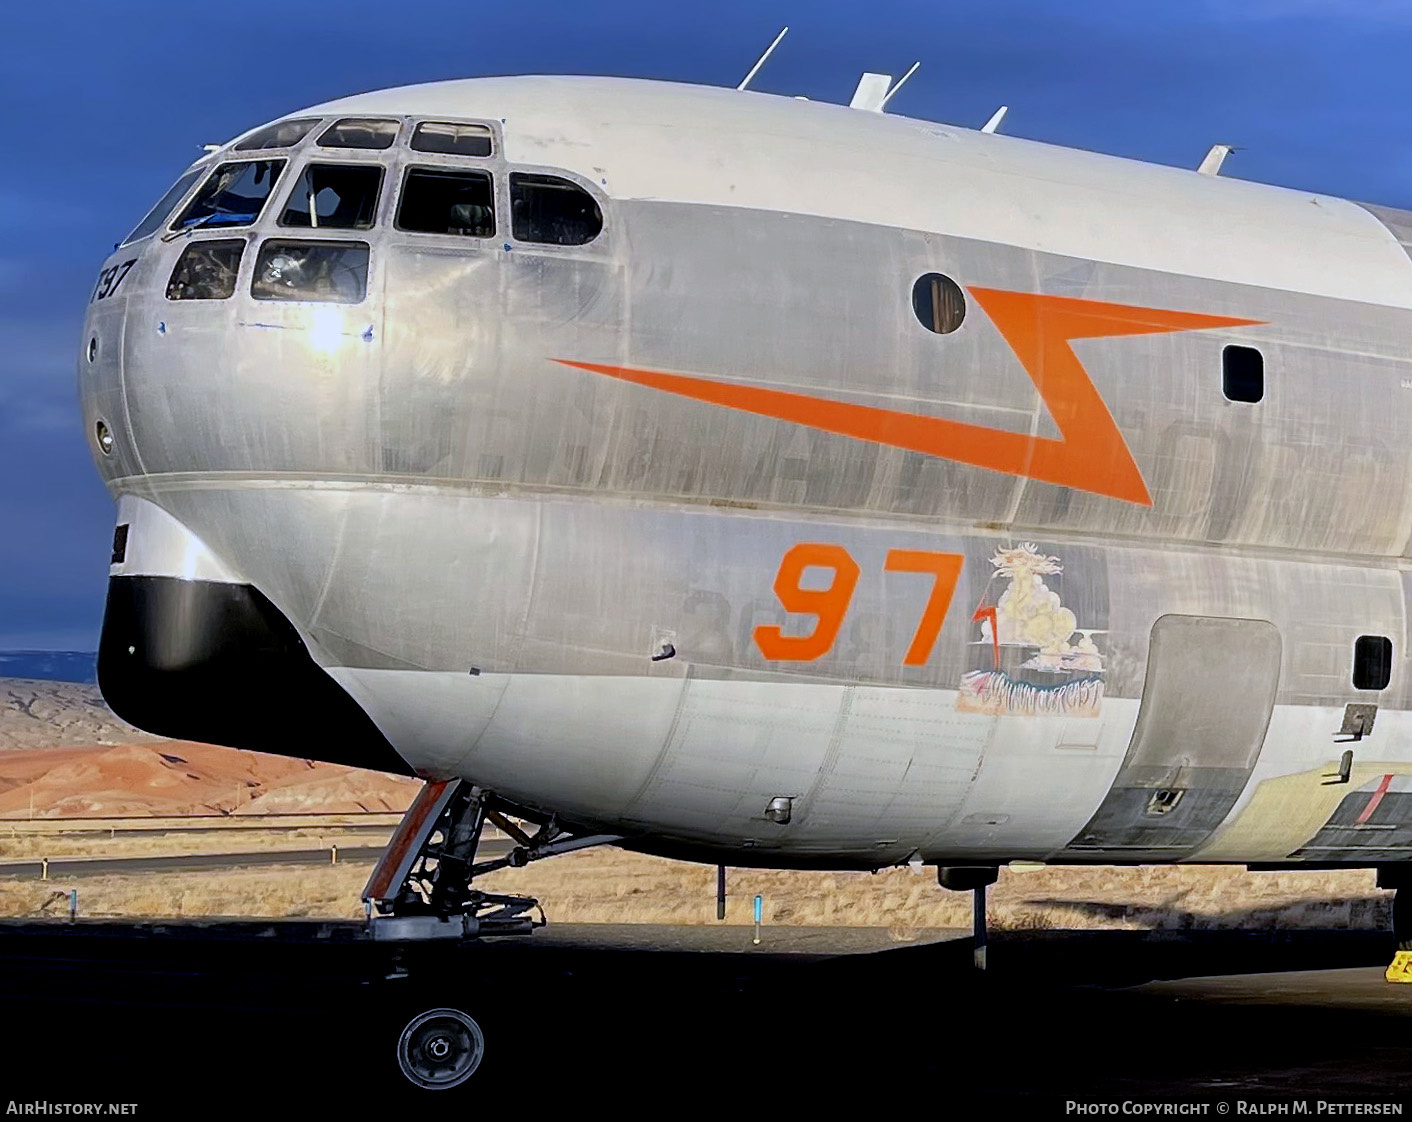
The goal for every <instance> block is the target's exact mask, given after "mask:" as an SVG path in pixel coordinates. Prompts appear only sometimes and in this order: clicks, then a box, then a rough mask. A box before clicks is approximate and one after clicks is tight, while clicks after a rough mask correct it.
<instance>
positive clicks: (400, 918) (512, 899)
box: [363, 779, 622, 942]
mask: <svg viewBox="0 0 1412 1122" xmlns="http://www.w3.org/2000/svg"><path fill="white" fill-rule="evenodd" d="M516 813H517V808H516V807H514V806H513V805H512V804H510V803H507V802H505V801H504V800H502V799H500V798H498V797H497V796H496V795H495V794H494V793H492V792H490V791H487V790H485V789H484V788H482V787H477V786H475V785H474V784H471V783H469V782H467V781H465V780H460V779H453V780H437V781H431V782H428V783H427V784H426V785H425V786H424V787H423V788H422V789H421V791H420V792H418V794H417V797H416V799H414V800H413V802H412V805H411V806H410V807H409V808H408V809H407V813H406V814H405V815H404V816H403V818H402V822H401V823H400V824H399V825H398V827H397V831H396V833H394V834H393V836H392V839H391V841H389V842H388V845H387V849H386V850H384V851H383V855H382V857H381V859H380V860H379V861H378V863H377V866H376V867H375V868H374V869H373V873H372V876H371V877H369V878H368V883H367V885H366V886H365V887H364V889H363V901H364V904H365V905H366V906H367V908H368V916H369V919H368V923H369V927H370V929H371V932H372V937H373V939H374V940H377V941H383V940H387V941H393V942H408V941H421V940H425V939H473V938H477V937H480V936H486V935H528V934H530V933H531V932H533V931H534V930H535V928H538V927H543V926H544V924H545V918H544V911H543V909H542V908H540V906H539V901H538V900H536V899H534V898H533V897H530V896H512V895H503V894H500V893H493V892H482V891H480V890H479V889H477V888H475V887H473V883H474V881H475V879H476V877H479V876H484V875H485V874H486V873H491V872H495V871H496V870H497V869H504V868H519V867H521V866H523V865H527V864H529V863H530V862H531V861H538V860H541V859H542V858H545V857H552V856H554V855H555V854H559V853H568V852H570V851H572V850H575V849H585V848H587V847H589V846H594V845H604V844H607V843H609V842H615V841H621V840H622V838H621V835H617V834H587V833H581V834H575V833H574V832H573V831H571V830H567V829H565V828H563V827H562V826H560V825H559V824H558V822H557V821H556V820H555V819H554V818H552V817H551V818H550V819H548V821H546V822H544V823H543V824H542V825H540V826H539V828H538V829H537V830H536V831H535V832H534V833H533V834H529V833H526V832H525V831H524V830H522V829H521V828H520V827H519V826H518V825H516V824H515V823H514V822H513V821H511V820H510V817H509V815H513V814H516ZM487 822H490V823H492V824H493V825H495V826H497V827H499V829H500V830H501V831H503V832H504V833H505V834H506V835H507V836H508V837H509V838H510V839H511V840H512V841H513V842H514V843H515V844H514V846H513V848H512V849H511V850H510V852H509V853H507V854H506V855H505V856H503V857H497V858H493V859H491V860H486V861H477V860H476V854H477V851H478V850H479V848H480V843H481V835H482V833H483V832H484V830H485V825H486V823H487ZM536 912H537V913H538V918H536V917H535V915H534V914H533V913H536Z"/></svg>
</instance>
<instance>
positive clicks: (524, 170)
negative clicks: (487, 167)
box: [496, 163, 615, 257]
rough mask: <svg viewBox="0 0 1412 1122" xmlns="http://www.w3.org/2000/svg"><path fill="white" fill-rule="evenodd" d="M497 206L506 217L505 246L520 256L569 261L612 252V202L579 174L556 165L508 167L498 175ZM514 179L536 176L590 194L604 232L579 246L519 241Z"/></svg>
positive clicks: (598, 187)
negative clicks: (512, 200)
mask: <svg viewBox="0 0 1412 1122" xmlns="http://www.w3.org/2000/svg"><path fill="white" fill-rule="evenodd" d="M496 175H497V179H498V180H499V182H498V184H497V188H496V189H497V191H498V192H500V194H499V195H497V202H498V203H499V205H500V206H501V208H502V212H503V213H504V215H505V218H504V233H505V235H506V242H507V244H510V245H512V246H513V247H514V251H515V252H517V253H546V254H553V255H555V256H569V257H584V256H588V257H601V256H603V255H604V254H605V253H610V252H611V245H612V242H613V238H614V236H615V228H614V224H613V217H614V215H613V209H612V206H611V205H610V203H611V201H612V200H611V199H610V198H609V197H608V196H607V195H606V194H605V193H604V191H603V189H602V187H601V186H599V185H598V184H597V183H595V182H593V181H592V180H591V179H588V178H587V177H586V176H583V175H580V174H579V173H578V172H575V171H570V170H569V169H568V168H565V167H558V166H555V165H553V164H522V163H505V164H503V165H502V166H501V167H500V168H499V169H498V170H497V172H496ZM511 175H533V176H545V177H549V178H553V179H563V180H567V181H568V182H570V183H572V184H573V185H574V186H575V187H578V188H579V189H581V190H583V191H585V192H587V193H588V195H589V196H590V197H592V199H593V201H594V202H595V203H596V204H597V205H598V212H599V214H600V216H601V217H602V219H603V225H602V228H601V229H600V230H599V231H598V233H597V234H596V235H595V236H594V237H593V238H591V239H590V240H588V241H586V242H580V243H578V244H557V243H554V242H532V241H525V240H524V239H521V238H518V237H516V236H515V233H514V224H513V221H512V217H513V212H512V210H511V203H510V176H511Z"/></svg>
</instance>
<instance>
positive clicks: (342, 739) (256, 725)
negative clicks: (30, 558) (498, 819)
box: [98, 576, 412, 775]
mask: <svg viewBox="0 0 1412 1122" xmlns="http://www.w3.org/2000/svg"><path fill="white" fill-rule="evenodd" d="M98 686H99V688H100V689H101V690H102V691H103V697H104V699H105V700H106V701H107V702H108V704H109V705H110V706H112V708H113V712H115V713H117V715H118V716H119V717H121V718H122V719H123V720H125V721H128V722H129V723H131V724H134V725H136V726H137V727H138V728H140V729H144V730H146V731H147V732H151V733H156V734H157V735H159V736H170V737H173V738H174V739H178V740H197V741H202V742H204V743H207V744H226V745H229V746H231V747H233V748H248V749H250V750H252V751H256V752H274V753H277V754H279V755H284V756H296V757H298V758H300V759H315V760H326V761H328V762H330V763H337V764H348V765H350V766H352V767H365V768H372V769H374V770H377V771H388V772H398V773H401V774H403V775H410V774H412V771H411V769H410V768H409V767H408V766H407V764H406V762H405V761H404V760H403V759H402V758H401V757H400V756H398V754H397V753H396V751H395V750H394V749H393V747H392V745H391V744H389V743H388V741H387V738H386V737H384V736H383V735H382V733H381V732H380V731H379V730H378V728H377V726H376V725H375V724H373V722H372V720H371V718H369V717H368V715H367V714H366V713H365V712H364V711H363V710H362V708H361V707H360V706H359V705H358V703H357V702H355V701H354V700H353V699H352V698H351V697H349V696H348V694H347V693H346V692H345V691H344V689H343V688H342V687H341V686H340V685H339V684H338V683H337V682H335V681H334V680H333V679H332V678H331V677H329V675H328V673H327V672H326V671H324V669H323V668H322V667H320V666H319V665H318V664H317V663H316V662H315V661H314V660H313V658H312V657H310V655H309V651H308V648H307V647H305V645H304V641H303V640H302V639H301V638H300V637H299V633H298V631H296V630H295V628H294V625H293V624H291V623H290V622H289V620H287V619H286V618H285V617H284V615H283V614H282V613H281V612H280V610H279V609H278V608H276V607H275V606H274V605H273V604H272V603H270V601H269V600H268V599H267V598H266V597H265V596H264V595H263V594H262V593H261V592H260V591H259V590H258V589H257V588H254V587H253V586H251V585H248V584H227V583H223V582H219V581H201V580H181V579H179V578H177V577H153V576H119V577H112V578H110V579H109V581H108V606H107V609H106V611H105V613H104V616H103V635H102V638H101V639H100V641H99V644H98Z"/></svg>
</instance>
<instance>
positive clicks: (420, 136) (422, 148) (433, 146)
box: [412, 121, 492, 156]
mask: <svg viewBox="0 0 1412 1122" xmlns="http://www.w3.org/2000/svg"><path fill="white" fill-rule="evenodd" d="M412 147H413V148H414V149H415V150H416V151H418V152H440V153H443V154H444V155H447V156H489V155H490V152H491V147H492V145H491V138H490V129H489V128H487V127H486V126H485V125H453V124H449V123H448V124H443V123H441V122H440V121H425V122H423V123H422V124H420V125H418V126H417V128H416V131H414V132H413V133H412Z"/></svg>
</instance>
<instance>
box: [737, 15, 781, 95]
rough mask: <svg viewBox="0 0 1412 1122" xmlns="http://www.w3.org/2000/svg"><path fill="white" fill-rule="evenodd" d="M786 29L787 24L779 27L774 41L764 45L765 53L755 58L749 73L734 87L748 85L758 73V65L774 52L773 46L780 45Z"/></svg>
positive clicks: (762, 64) (738, 87)
mask: <svg viewBox="0 0 1412 1122" xmlns="http://www.w3.org/2000/svg"><path fill="white" fill-rule="evenodd" d="M787 31H789V27H788V26H785V27H782V28H780V33H779V34H778V35H776V36H775V41H774V42H773V43H771V44H770V45H769V46H768V47H766V48H765V53H764V54H762V55H761V56H760V57H759V58H758V59H756V60H755V65H754V66H752V67H751V68H750V73H749V74H747V75H746V76H745V77H744V78H742V79H741V80H740V85H738V86H736V89H738V90H743V89H745V88H746V87H747V86H749V85H750V82H751V79H753V78H754V77H755V75H757V74H759V73H760V67H762V66H764V65H765V60H766V59H768V58H769V57H770V56H771V55H772V54H774V53H775V48H776V47H778V46H779V45H780V40H781V39H783V38H784V37H785V33H786V32H787Z"/></svg>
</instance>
